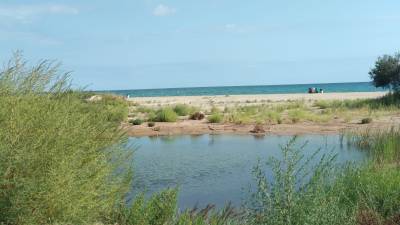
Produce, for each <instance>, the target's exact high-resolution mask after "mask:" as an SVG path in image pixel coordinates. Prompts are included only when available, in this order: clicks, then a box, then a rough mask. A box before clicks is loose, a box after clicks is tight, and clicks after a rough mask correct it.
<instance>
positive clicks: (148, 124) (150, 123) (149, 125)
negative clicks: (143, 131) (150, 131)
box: [147, 122, 156, 127]
mask: <svg viewBox="0 0 400 225" xmlns="http://www.w3.org/2000/svg"><path fill="white" fill-rule="evenodd" d="M155 125H156V123H155V122H148V123H147V126H148V127H154V126H155Z"/></svg>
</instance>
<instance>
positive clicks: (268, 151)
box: [129, 135, 365, 209]
mask: <svg viewBox="0 0 400 225" xmlns="http://www.w3.org/2000/svg"><path fill="white" fill-rule="evenodd" d="M291 138H292V137H291V136H265V137H255V136H250V135H248V136H246V135H200V136H171V137H140V138H130V140H129V141H130V143H131V144H133V145H135V146H137V147H138V149H137V150H136V151H135V154H134V168H135V171H134V173H135V177H134V192H135V193H137V192H139V191H146V192H147V193H153V192H156V191H160V190H162V189H164V188H167V187H179V196H178V203H179V208H181V209H184V208H188V207H194V206H195V205H196V204H197V205H198V206H205V205H206V204H208V203H211V204H215V205H217V206H223V205H224V204H225V203H227V202H232V203H233V204H234V205H235V206H240V204H241V202H242V200H243V199H244V198H246V196H247V194H248V190H249V185H250V184H252V183H253V182H254V179H253V175H252V173H251V171H252V169H253V167H254V166H255V165H256V163H257V161H258V160H259V159H260V160H261V161H266V160H267V159H268V158H269V157H271V156H273V157H277V158H281V151H280V148H279V146H280V145H284V144H285V143H287V142H288V141H289V140H290V139H291ZM306 141H307V142H308V144H307V145H306V146H305V148H304V149H303V150H302V152H303V153H304V155H305V156H310V155H311V154H313V153H314V152H315V151H316V150H317V149H321V152H322V153H324V152H326V153H328V152H333V153H335V154H337V162H338V163H345V162H349V161H353V162H357V161H360V160H362V159H364V158H365V155H364V153H362V152H360V151H358V150H357V149H355V148H354V147H352V146H348V145H346V142H345V141H343V140H341V139H340V136H339V135H328V136H326V135H304V136H300V137H299V138H298V139H297V142H296V143H297V144H296V145H297V146H300V145H303V144H304V143H305V142H306Z"/></svg>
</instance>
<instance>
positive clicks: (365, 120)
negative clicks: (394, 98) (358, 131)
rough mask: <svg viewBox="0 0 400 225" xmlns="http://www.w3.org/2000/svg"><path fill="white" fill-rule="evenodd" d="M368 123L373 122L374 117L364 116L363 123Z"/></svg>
mask: <svg viewBox="0 0 400 225" xmlns="http://www.w3.org/2000/svg"><path fill="white" fill-rule="evenodd" d="M367 123H372V118H370V117H368V118H363V119H362V120H361V124H367Z"/></svg>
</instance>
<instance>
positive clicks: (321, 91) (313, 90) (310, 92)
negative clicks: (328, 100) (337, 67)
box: [308, 87, 324, 94]
mask: <svg viewBox="0 0 400 225" xmlns="http://www.w3.org/2000/svg"><path fill="white" fill-rule="evenodd" d="M308 93H309V94H314V93H321V94H323V93H324V89H322V88H320V89H319V90H318V88H315V87H311V88H308Z"/></svg>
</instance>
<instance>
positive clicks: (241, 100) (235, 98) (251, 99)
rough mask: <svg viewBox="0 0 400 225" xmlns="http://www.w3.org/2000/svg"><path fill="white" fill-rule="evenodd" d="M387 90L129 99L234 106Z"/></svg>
mask: <svg viewBox="0 0 400 225" xmlns="http://www.w3.org/2000/svg"><path fill="white" fill-rule="evenodd" d="M385 94H386V92H347V93H324V94H263V95H216V96H166V97H134V98H129V101H133V102H136V103H138V104H140V105H142V106H149V107H151V106H154V107H156V106H167V105H176V104H189V105H193V106H199V107H202V106H210V104H213V105H216V106H218V105H224V106H232V105H235V104H240V105H254V104H262V103H268V102H282V101H295V100H305V101H315V100H345V99H349V100H351V99H367V98H378V97H381V96H383V95H385Z"/></svg>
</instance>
